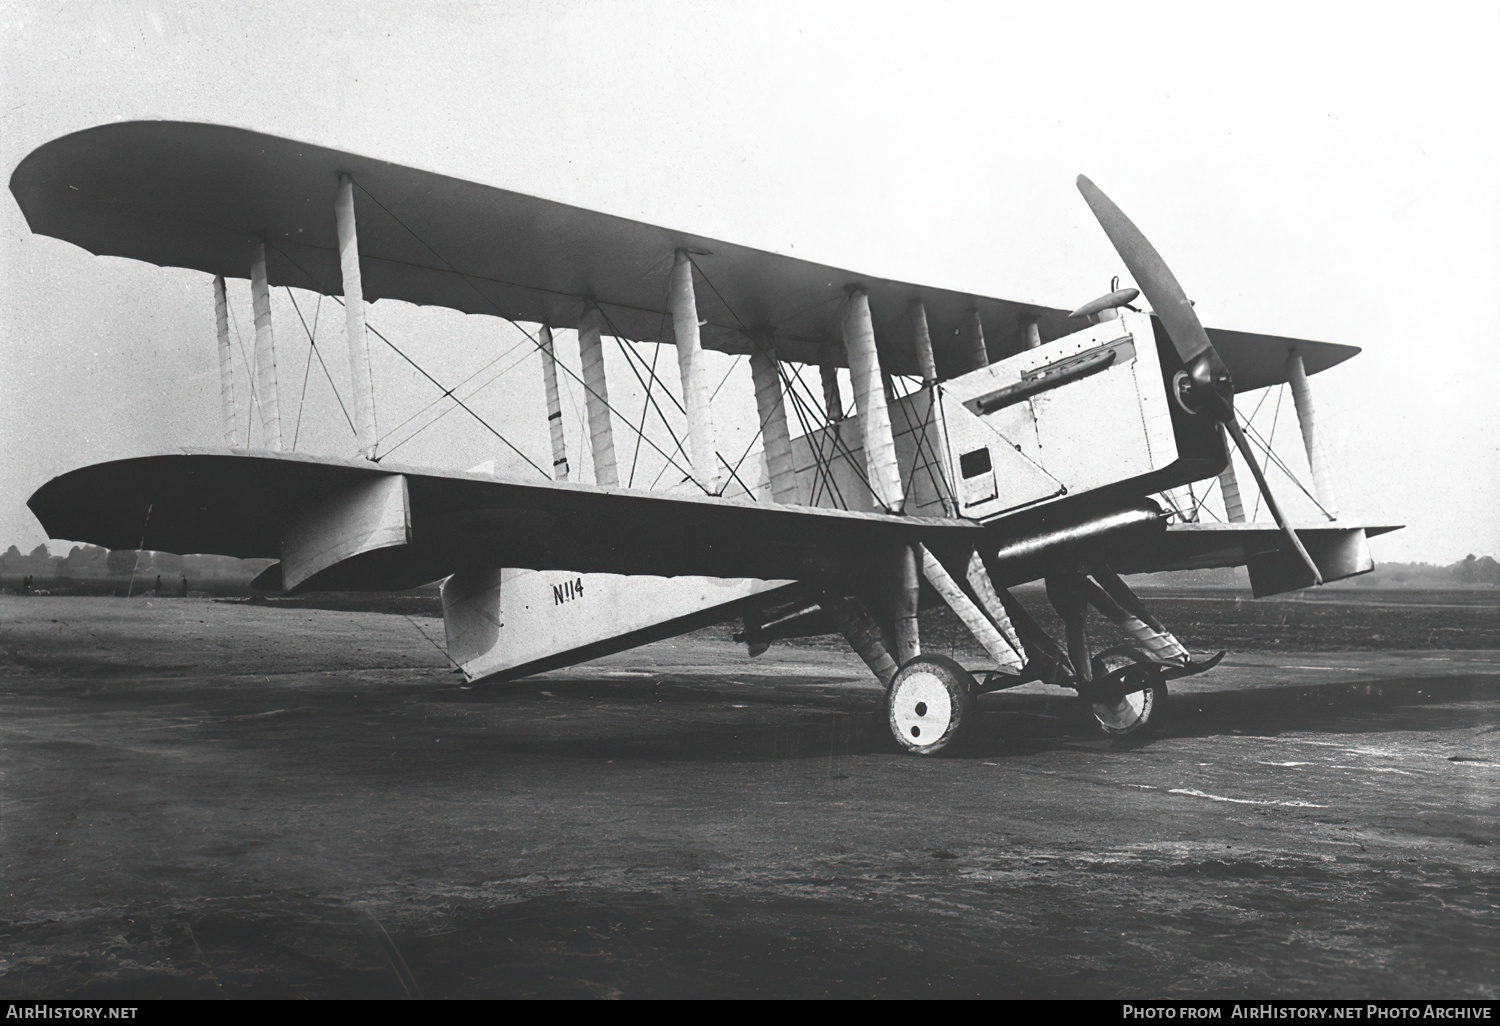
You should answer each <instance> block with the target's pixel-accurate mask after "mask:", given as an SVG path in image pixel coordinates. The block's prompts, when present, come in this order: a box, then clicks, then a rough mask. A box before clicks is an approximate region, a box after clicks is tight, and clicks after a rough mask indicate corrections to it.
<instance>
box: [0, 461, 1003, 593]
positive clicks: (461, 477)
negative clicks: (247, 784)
mask: <svg viewBox="0 0 1500 1026" xmlns="http://www.w3.org/2000/svg"><path fill="white" fill-rule="evenodd" d="M400 479H404V487H400V488H398V489H382V488H380V487H379V486H381V485H382V484H385V483H396V484H397V485H400V483H401V482H400ZM377 491H378V492H380V493H381V494H378V495H377V494H376V493H377ZM384 493H389V495H386V494H384ZM341 496H352V497H355V498H356V499H357V500H358V501H360V502H367V503H369V504H371V508H370V511H369V513H368V515H362V514H361V513H360V511H359V510H358V509H353V510H352V511H351V510H349V509H342V510H341V509H338V508H336V506H337V503H338V502H339V500H340V497H341ZM389 503H394V504H395V505H394V506H392V507H390V508H385V507H384V506H382V504H387V505H388V504H389ZM28 505H29V506H30V507H31V510H32V512H33V513H35V514H36V516H37V519H39V520H40V521H41V522H42V526H43V527H45V528H46V530H47V534H48V536H49V537H52V538H66V539H70V540H74V541H81V542H90V543H92V544H95V545H102V546H104V547H106V548H111V549H136V548H144V549H157V550H161V551H167V552H177V553H218V554H221V555H226V556H239V557H242V558H246V557H267V558H283V559H285V558H287V557H288V555H289V552H288V545H289V540H296V547H297V548H300V549H301V550H302V551H303V552H309V551H311V550H313V549H317V548H318V546H319V545H322V546H323V547H324V549H325V550H326V549H327V548H328V546H335V547H336V546H343V547H344V548H343V549H342V550H341V551H339V552H336V553H332V555H330V554H329V552H328V551H323V552H312V555H311V556H310V557H309V558H310V559H311V560H312V561H313V562H314V564H315V565H316V566H318V567H325V566H326V567H329V568H331V569H329V570H328V571H327V572H324V573H320V574H319V576H317V578H316V580H313V581H312V582H311V584H309V585H308V586H309V587H314V586H315V587H318V588H327V589H339V588H349V589H361V588H371V589H381V590H386V589H391V590H394V589H401V588H409V587H415V586H417V585H419V584H424V583H426V582H428V581H433V580H437V579H438V578H441V577H445V576H447V575H448V574H451V573H454V572H457V571H459V570H464V569H469V568H473V567H493V566H506V567H518V568H524V569H533V570H573V571H577V572H579V573H617V574H650V575H654V576H662V577H672V576H680V575H702V576H708V577H727V578H736V577H750V578H759V579H762V580H795V579H804V580H805V579H807V578H809V577H815V576H817V575H819V574H822V573H825V572H840V571H842V572H847V571H848V570H849V569H850V568H851V567H859V566H861V565H862V564H863V563H864V561H865V560H866V558H867V556H868V553H869V552H870V551H871V550H872V549H874V548H878V547H882V546H887V545H892V544H914V543H922V544H925V545H928V546H929V547H933V548H935V549H936V550H937V551H939V552H943V551H948V550H950V549H951V548H952V547H955V546H962V545H965V544H970V543H972V541H973V540H974V539H975V538H976V537H977V532H981V531H982V530H983V528H982V527H980V526H979V525H978V524H975V523H973V522H970V521H963V520H947V519H932V518H925V517H897V516H887V515H884V514H874V513H854V512H848V511H845V510H833V509H820V508H815V507H807V506H778V505H774V504H769V503H752V502H743V501H734V500H729V499H723V498H717V497H711V496H682V495H663V494H660V493H651V492H641V491H631V490H627V489H621V488H613V489H609V488H599V487H596V486H593V485H585V484H575V483H570V482H537V483H535V484H521V483H516V482H510V481H501V480H498V479H496V478H493V477H490V476H488V475H484V474H471V473H460V472H447V471H431V470H411V469H406V468H400V467H392V466H388V465H376V464H372V463H368V462H364V461H337V460H329V459H321V458H319V459H315V458H312V457H307V456H299V455H293V454H284V453H277V454H273V453H254V454H250V453H223V452H209V451H193V450H186V451H182V452H179V453H176V454H171V455H158V456H144V457H138V458H135V459H127V460H118V461H115V462H111V463H100V464H96V465H94V466H90V467H83V468H81V469H79V470H74V471H72V472H70V473H67V474H63V475H62V476H60V477H56V478H54V479H52V480H51V481H49V482H47V484H45V485H43V486H42V487H41V488H40V489H38V490H37V492H36V493H35V494H34V495H33V496H32V497H31V499H30V500H29V502H28ZM320 521H321V523H323V524H326V530H323V531H322V532H321V533H322V534H323V537H322V538H318V537H315V536H311V537H310V535H309V532H310V531H311V532H312V534H313V535H316V534H317V533H318V528H319V522H320ZM345 557H349V558H345ZM318 560H321V562H318ZM303 580H305V578H303V577H302V575H300V574H299V575H298V582H299V583H302V582H303Z"/></svg>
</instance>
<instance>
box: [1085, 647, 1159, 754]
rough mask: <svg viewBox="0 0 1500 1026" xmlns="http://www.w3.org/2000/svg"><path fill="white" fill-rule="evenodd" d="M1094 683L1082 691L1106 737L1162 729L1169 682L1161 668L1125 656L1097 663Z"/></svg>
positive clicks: (1101, 731) (1108, 656)
mask: <svg viewBox="0 0 1500 1026" xmlns="http://www.w3.org/2000/svg"><path fill="white" fill-rule="evenodd" d="M1093 670H1094V682H1093V684H1092V685H1090V686H1089V687H1088V688H1087V689H1085V690H1083V691H1081V692H1080V693H1081V694H1082V696H1083V700H1084V701H1085V702H1087V703H1088V707H1089V712H1090V714H1092V716H1093V718H1094V725H1095V726H1096V727H1098V729H1099V732H1100V733H1101V734H1103V735H1104V736H1105V737H1130V736H1144V735H1146V734H1149V733H1151V732H1153V731H1154V730H1156V729H1157V728H1158V727H1159V726H1161V721H1162V716H1163V714H1164V713H1165V711H1166V704H1167V682H1166V679H1165V678H1164V677H1163V675H1162V671H1161V668H1160V667H1158V666H1155V665H1153V664H1150V663H1140V662H1136V661H1135V660H1134V659H1131V658H1129V657H1128V656H1123V655H1104V656H1099V657H1098V658H1096V659H1095V660H1094V664H1093Z"/></svg>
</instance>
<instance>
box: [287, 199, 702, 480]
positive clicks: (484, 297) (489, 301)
mask: <svg viewBox="0 0 1500 1026" xmlns="http://www.w3.org/2000/svg"><path fill="white" fill-rule="evenodd" d="M354 184H355V185H356V186H358V187H359V191H360V192H362V193H364V194H365V195H366V196H368V197H369V198H370V201H371V202H373V203H374V204H375V205H376V206H378V207H379V208H380V209H381V210H384V211H385V212H386V214H388V215H389V216H390V218H391V219H392V220H393V221H395V222H396V223H397V224H399V225H400V226H401V227H402V228H403V229H404V230H405V231H406V232H407V234H409V235H410V236H411V237H412V238H413V239H415V240H416V241H417V242H418V243H419V244H420V245H421V246H422V247H423V248H424V249H426V250H427V251H428V252H429V253H431V254H432V255H433V256H434V257H436V258H437V259H438V260H440V261H442V262H443V263H444V264H446V265H447V268H448V270H449V272H450V273H452V274H455V275H457V276H458V277H459V278H460V279H461V280H462V281H463V283H464V284H465V285H467V286H468V287H469V288H470V290H472V291H473V293H474V294H475V295H476V296H478V297H479V298H480V299H481V300H483V301H484V302H485V304H486V305H487V306H489V307H490V309H491V310H493V311H494V312H495V315H496V316H497V317H500V318H502V319H504V320H506V321H509V322H510V323H511V324H513V325H515V327H516V328H517V330H519V331H520V332H521V333H522V334H523V335H525V336H526V337H527V338H528V339H530V340H531V343H532V345H534V346H536V348H537V349H539V350H540V349H541V348H542V344H541V342H539V341H538V340H537V339H536V337H535V336H534V335H532V334H531V332H529V331H527V330H526V329H525V328H523V327H521V325H520V324H519V323H517V321H516V320H515V319H514V318H513V317H510V316H509V315H507V314H506V313H505V312H504V311H503V310H501V309H500V307H499V306H498V305H496V303H495V302H494V300H492V299H491V298H490V297H489V296H487V295H485V294H484V293H483V292H482V291H480V289H479V287H478V286H477V285H475V284H474V280H473V279H474V278H475V277H476V276H474V275H469V274H465V273H464V272H462V271H460V270H458V268H456V267H454V266H453V264H452V263H451V262H450V261H449V260H447V259H446V258H445V257H444V256H443V255H442V254H441V253H439V252H438V251H437V250H436V249H434V248H433V247H432V246H431V244H429V243H428V242H427V241H426V240H425V239H423V238H422V237H421V236H420V235H418V234H417V233H416V231H415V230H413V229H412V227H411V226H410V225H408V224H407V223H406V222H405V221H403V220H401V218H400V217H397V216H396V214H395V212H394V211H392V210H391V209H390V208H389V207H387V206H386V205H385V204H384V203H381V202H380V200H379V199H377V198H376V197H375V196H374V195H373V194H372V193H371V192H370V190H369V189H367V188H365V187H364V185H362V184H361V183H359V182H357V181H356V182H355V183H354ZM303 273H304V274H306V273H308V272H307V271H306V269H303ZM309 276H310V277H311V275H309ZM313 280H314V281H316V280H317V279H316V278H315V277H314V279H313ZM481 280H489V279H481ZM500 284H515V283H513V282H511V283H507V282H501V283H500ZM526 287H527V288H531V287H532V286H526ZM540 291H544V292H545V291H553V290H548V289H541V290H540ZM557 294H558V295H565V293H557ZM334 298H335V299H337V298H338V297H337V296H335V297H334ZM570 298H577V297H570ZM611 305H612V306H619V307H621V308H622V309H635V308H634V307H630V306H628V305H626V304H620V303H612V304H611ZM596 307H597V304H596ZM601 312H602V311H601ZM651 312H652V313H655V312H656V311H654V310H653V311H651ZM606 319H607V318H606ZM371 330H372V331H373V330H374V329H373V328H372V329H371ZM376 334H377V336H379V337H380V338H381V340H382V341H384V342H385V344H386V345H388V346H391V348H392V349H395V348H396V347H395V346H394V345H392V344H391V342H390V340H389V339H386V338H385V337H384V336H381V335H379V332H376ZM397 352H398V353H399V352H400V351H399V350H397ZM400 355H401V356H402V357H403V359H407V361H408V362H411V360H410V358H409V357H406V355H405V354H404V353H401V354H400ZM412 366H413V367H417V365H416V364H415V363H412ZM558 367H560V368H561V369H562V370H563V371H565V372H566V373H567V374H568V376H569V377H571V378H574V379H575V380H577V381H578V383H579V384H580V385H582V386H583V388H584V389H585V390H586V391H587V392H588V393H589V394H591V395H594V397H595V398H596V399H598V400H599V401H600V402H603V403H604V405H605V408H606V409H608V410H609V411H610V412H611V413H613V414H614V415H615V416H616V417H619V418H620V419H621V420H622V421H625V423H627V424H628V423H630V422H629V420H628V419H627V418H626V417H625V415H624V414H622V413H621V412H620V411H619V410H616V409H615V408H614V407H613V406H611V405H610V404H609V402H608V401H606V400H605V399H604V397H603V396H600V395H598V394H597V393H595V392H594V390H593V389H592V388H589V386H588V383H587V382H585V381H584V380H583V379H582V378H580V377H578V375H576V374H574V373H573V371H572V368H570V367H568V366H567V365H565V364H562V363H559V364H558ZM417 370H418V371H419V372H421V373H423V374H425V373H426V372H425V371H422V369H421V368H420V367H417ZM439 387H441V386H439ZM455 401H456V400H455ZM470 412H471V413H472V411H470ZM474 416H475V417H476V419H479V418H478V415H477V414H475V415H474ZM480 423H481V424H484V426H485V427H486V428H487V429H488V430H489V431H491V432H492V433H494V434H495V435H496V436H497V437H499V432H497V431H495V429H494V428H493V427H490V426H489V425H488V424H485V422H484V421H483V420H482V419H480ZM501 440H502V441H505V444H506V445H510V442H509V441H507V440H505V439H504V438H501ZM645 442H646V444H647V445H649V446H651V447H652V448H653V449H656V451H657V452H660V453H662V455H663V456H666V453H665V452H664V451H663V450H662V448H661V447H660V446H658V445H657V444H656V443H655V442H653V441H652V440H651V439H649V438H647V439H645ZM512 448H514V446H512ZM518 451H519V450H518ZM666 458H667V461H668V462H669V463H671V462H673V460H672V457H670V456H667V457H666ZM526 462H528V463H531V465H532V466H536V464H535V463H532V461H531V460H530V459H527V461H526ZM678 469H681V468H680V467H679V468H678ZM688 476H689V477H691V476H692V475H691V474H689V475H688ZM549 479H550V478H549ZM694 481H695V482H696V478H695V479H694Z"/></svg>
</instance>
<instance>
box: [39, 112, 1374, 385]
mask: <svg viewBox="0 0 1500 1026" xmlns="http://www.w3.org/2000/svg"><path fill="white" fill-rule="evenodd" d="M339 173H348V174H349V175H351V176H352V177H353V178H354V180H355V182H356V183H358V185H359V189H357V190H356V197H355V204H356V208H357V210H358V215H359V243H360V264H361V268H362V271H363V277H364V291H365V297H366V298H367V299H370V300H374V299H379V298H382V297H386V298H392V299H401V300H405V301H406V302H410V303H419V304H431V305H437V306H446V307H451V308H453V309H455V310H462V311H464V312H466V313H484V314H494V315H498V316H503V317H509V318H511V319H513V320H517V321H531V322H538V323H545V324H550V325H553V326H555V327H573V326H575V325H576V324H577V323H578V319H579V317H580V316H581V315H582V312H583V311H584V310H585V309H586V308H587V307H588V306H589V305H590V304H592V303H595V302H597V303H598V305H599V306H600V308H601V309H602V310H603V311H604V313H605V314H606V316H607V317H608V318H609V321H610V330H609V331H608V333H609V334H617V335H621V336H623V337H626V338H631V339H635V340H637V341H664V340H670V332H671V323H670V321H671V319H670V317H667V316H666V310H667V294H668V290H667V281H668V276H669V274H670V272H671V266H672V254H673V252H674V251H675V250H678V249H686V250H688V251H689V252H691V253H693V254H694V260H695V261H696V262H697V264H698V266H699V268H700V270H701V271H702V273H703V274H704V275H705V276H706V278H707V280H708V282H709V283H710V284H711V286H712V287H711V288H701V289H700V290H699V294H698V297H697V302H698V312H699V316H700V317H701V318H703V319H704V320H705V322H706V323H705V325H704V330H703V345H704V346H705V347H706V348H710V349H718V350H720V351H722V352H729V353H748V352H750V351H751V348H752V345H753V343H752V341H751V335H754V334H762V333H764V334H770V335H773V336H774V337H775V340H776V347H777V353H778V355H779V356H780V357H781V358H782V359H783V360H793V361H798V362H802V363H817V364H835V365H840V366H842V365H844V363H845V355H844V347H843V334H842V327H841V322H840V317H841V304H842V302H843V300H844V297H845V295H846V292H847V290H848V289H849V288H850V287H852V286H855V285H859V286H862V287H864V288H865V289H866V290H867V291H868V294H869V301H870V312H871V316H872V318H873V319H874V326H875V337H876V339H877V341H878V345H879V349H880V359H881V365H882V367H883V368H884V369H885V370H886V371H888V372H890V373H894V374H916V373H919V369H918V366H917V359H916V353H915V349H914V345H913V341H912V325H911V320H910V307H911V302H912V301H913V300H917V299H920V300H921V301H922V304H923V306H924V308H925V310H926V314H927V320H928V325H929V328H930V331H931V336H932V343H933V350H934V354H935V356H936V358H937V362H938V368H939V370H940V371H942V372H943V373H944V376H950V374H949V371H948V368H956V369H957V370H958V371H966V370H968V369H970V368H969V364H968V363H967V362H966V357H965V356H964V353H963V352H962V350H963V348H964V347H963V346H962V344H961V343H960V340H959V339H958V338H957V337H956V336H957V333H958V329H959V325H960V322H961V321H962V320H963V319H964V317H966V316H967V314H968V311H970V310H974V311H976V312H977V313H978V314H979V318H980V322H981V324H982V325H983V327H984V335H985V340H986V343H987V345H988V348H989V351H990V355H991V358H992V359H999V358H1001V357H1003V356H1007V355H1010V354H1011V353H1013V352H1016V351H1017V349H1018V348H1019V344H1020V342H1019V340H1020V336H1021V323H1022V319H1023V318H1036V319H1037V320H1038V325H1039V328H1040V330H1041V334H1042V338H1043V339H1044V340H1050V339H1054V338H1060V337H1062V336H1064V335H1067V334H1070V333H1071V332H1072V331H1074V330H1076V328H1077V327H1078V323H1077V322H1074V321H1070V320H1069V318H1068V316H1067V311H1065V310H1061V309H1056V308H1052V307H1046V306H1041V305H1038V304H1035V303H1025V302H1015V301H1011V300H1005V299H994V298H989V297H985V296H976V295H971V294H967V293H962V292H954V291H951V290H948V289H937V288H931V287H928V286H924V285H914V284H910V283H907V282H898V281H889V280H886V279H883V278H872V277H869V276H867V275H861V274H857V273H855V272H853V271H846V270H841V269H839V268H834V267H826V266H824V265H821V264H815V263H812V262H810V261H806V260H800V259H797V258H795V257H789V256H782V255H780V254H776V253H768V252H765V251H763V250H757V249H750V248H748V247H746V246H736V245H733V244H732V243H727V242H721V241H719V240H717V239H707V238H703V237H702V236H698V235H694V234H692V233H689V232H680V231H675V230H673V229H670V228H662V227H658V226H655V225H649V224H642V223H641V222H638V221H631V220H627V219H625V218H622V217H614V216H611V215H609V214H602V213H599V212H597V211H592V210H584V209H581V208H579V207H573V206H568V205H567V204H564V203H556V202H553V201H551V200H545V199H538V198H536V197H533V196H525V195H522V194H520V193H516V192H510V191H507V190H505V189H496V188H492V187H490V186H486V185H478V184H475V183H473V182H466V181H461V180H459V179H456V178H449V177H447V176H445V175H440V174H434V173H432V172H429V171H421V170H417V169H414V168H409V167H402V166H400V165H396V164H390V163H387V162H385V161H381V160H374V159H371V158H369V157H361V156H358V155H356V154H351V153H341V152H338V151H336V150H330V149H326V148H324V147H321V146H311V145H308V144H306V143H300V142H295V141H293V140H289V139H282V138H278V137H275V136H269V135H262V134H260V133H257V132H250V131H246V130H244V129H239V128H229V127H225V126H222V125H205V124H188V123H181V122H167V121H155V122H124V123H120V124H112V125H103V126H100V127H97V128H90V129H86V130H84V131H82V132H77V133H74V134H72V135H68V136H64V137H63V138H61V139H56V140H54V141H52V142H50V143H47V144H46V145H44V146H41V147H39V148H38V149H37V150H35V151H34V152H32V153H31V154H30V155H29V156H27V158H26V159H25V160H23V161H22V162H21V163H20V165H19V166H18V167H17V168H16V170H15V173H14V174H13V175H12V176H11V180H10V188H11V192H12V193H14V194H15V197H16V200H17V202H18V203H19V204H20V206H21V210H22V211H23V212H24V214H25V215H26V220H27V223H28V224H29V225H30V226H31V229H32V230H33V231H35V232H37V233H39V234H43V235H51V236H55V237H57V238H60V239H65V240H67V241H69V242H73V243H76V244H77V245H79V246H82V247H84V248H85V249H87V250H89V251H90V252H93V253H98V254H106V255H110V256H123V257H131V258H134V259H137V260H146V261H149V262H151V263H154V264H160V265H164V266H173V267H190V268H196V269H198V270H201V271H207V272H209V273H211V274H222V275H225V276H227V277H240V278H243V277H246V276H247V275H248V273H249V270H248V269H249V267H250V246H251V240H252V237H258V238H260V239H262V240H263V241H264V242H265V243H266V249H267V258H266V263H267V273H268V276H269V279H270V282H271V283H272V284H273V285H290V286H293V287H296V288H303V289H310V290H313V291H317V292H323V293H325V294H330V295H332V294H338V293H340V292H341V288H342V284H341V282H342V278H341V275H340V272H339V260H338V244H337V237H336V232H335V226H334V217H333V196H334V190H335V184H336V175H337V174H339ZM664 332H665V333H666V338H665V339H664V338H663V333H664ZM1209 336H1210V338H1212V339H1213V342H1214V346H1215V348H1216V349H1218V351H1219V353H1220V354H1221V355H1222V357H1223V359H1224V362H1225V363H1226V364H1227V365H1228V367H1229V370H1230V373H1231V374H1233V375H1234V379H1235V383H1236V385H1237V386H1238V387H1239V388H1240V390H1242V391H1246V390H1249V389H1251V388H1258V387H1261V386H1262V385H1266V384H1274V383H1276V382H1279V381H1284V380H1286V376H1285V371H1284V369H1283V365H1284V363H1285V360H1286V354H1287V351H1288V349H1290V348H1296V349H1298V350H1299V351H1300V352H1301V353H1302V354H1303V360H1304V363H1305V365H1306V370H1307V373H1309V374H1315V373H1317V372H1318V371H1321V370H1324V369H1326V368H1328V367H1331V366H1333V365H1334V364H1336V363H1339V362H1341V361H1343V360H1346V359H1348V358H1349V357H1351V356H1353V355H1354V354H1355V353H1357V352H1359V350H1358V349H1357V348H1355V347H1353V346H1342V345H1333V344H1330V343H1326V342H1310V341H1306V340H1301V339H1289V338H1278V337H1276V336H1268V335H1251V334H1247V333H1243V332H1226V331H1220V330H1218V329H1212V328H1211V329H1209Z"/></svg>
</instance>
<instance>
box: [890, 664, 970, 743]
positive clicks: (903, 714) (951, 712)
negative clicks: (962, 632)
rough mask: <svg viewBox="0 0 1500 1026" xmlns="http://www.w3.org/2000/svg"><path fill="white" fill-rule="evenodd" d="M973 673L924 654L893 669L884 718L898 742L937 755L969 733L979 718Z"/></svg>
mask: <svg viewBox="0 0 1500 1026" xmlns="http://www.w3.org/2000/svg"><path fill="white" fill-rule="evenodd" d="M975 692H976V685H975V683H974V678H973V677H972V676H970V675H969V672H968V671H967V670H965V669H964V668H963V667H962V666H959V665H958V664H957V663H956V662H954V661H953V660H952V659H949V658H948V657H947V656H940V655H924V656H917V657H916V658H914V659H911V660H909V661H908V662H907V663H906V665H905V666H903V667H901V669H899V670H897V671H896V676H895V677H893V678H892V679H891V684H890V687H889V689H887V691H886V700H885V709H886V719H887V721H888V722H889V724H890V727H891V734H892V736H894V737H895V739H896V741H897V743H898V744H900V745H901V747H902V748H904V749H906V750H907V751H908V752H914V753H915V754H917V755H936V754H937V753H938V752H941V751H944V750H946V749H951V748H953V747H954V746H955V745H956V744H958V743H960V742H962V740H963V739H964V738H966V737H967V736H968V735H970V734H972V733H973V730H974V726H975V723H974V721H975V720H977V719H978V718H979V716H978V714H979V709H978V705H977V703H976V702H975Z"/></svg>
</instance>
